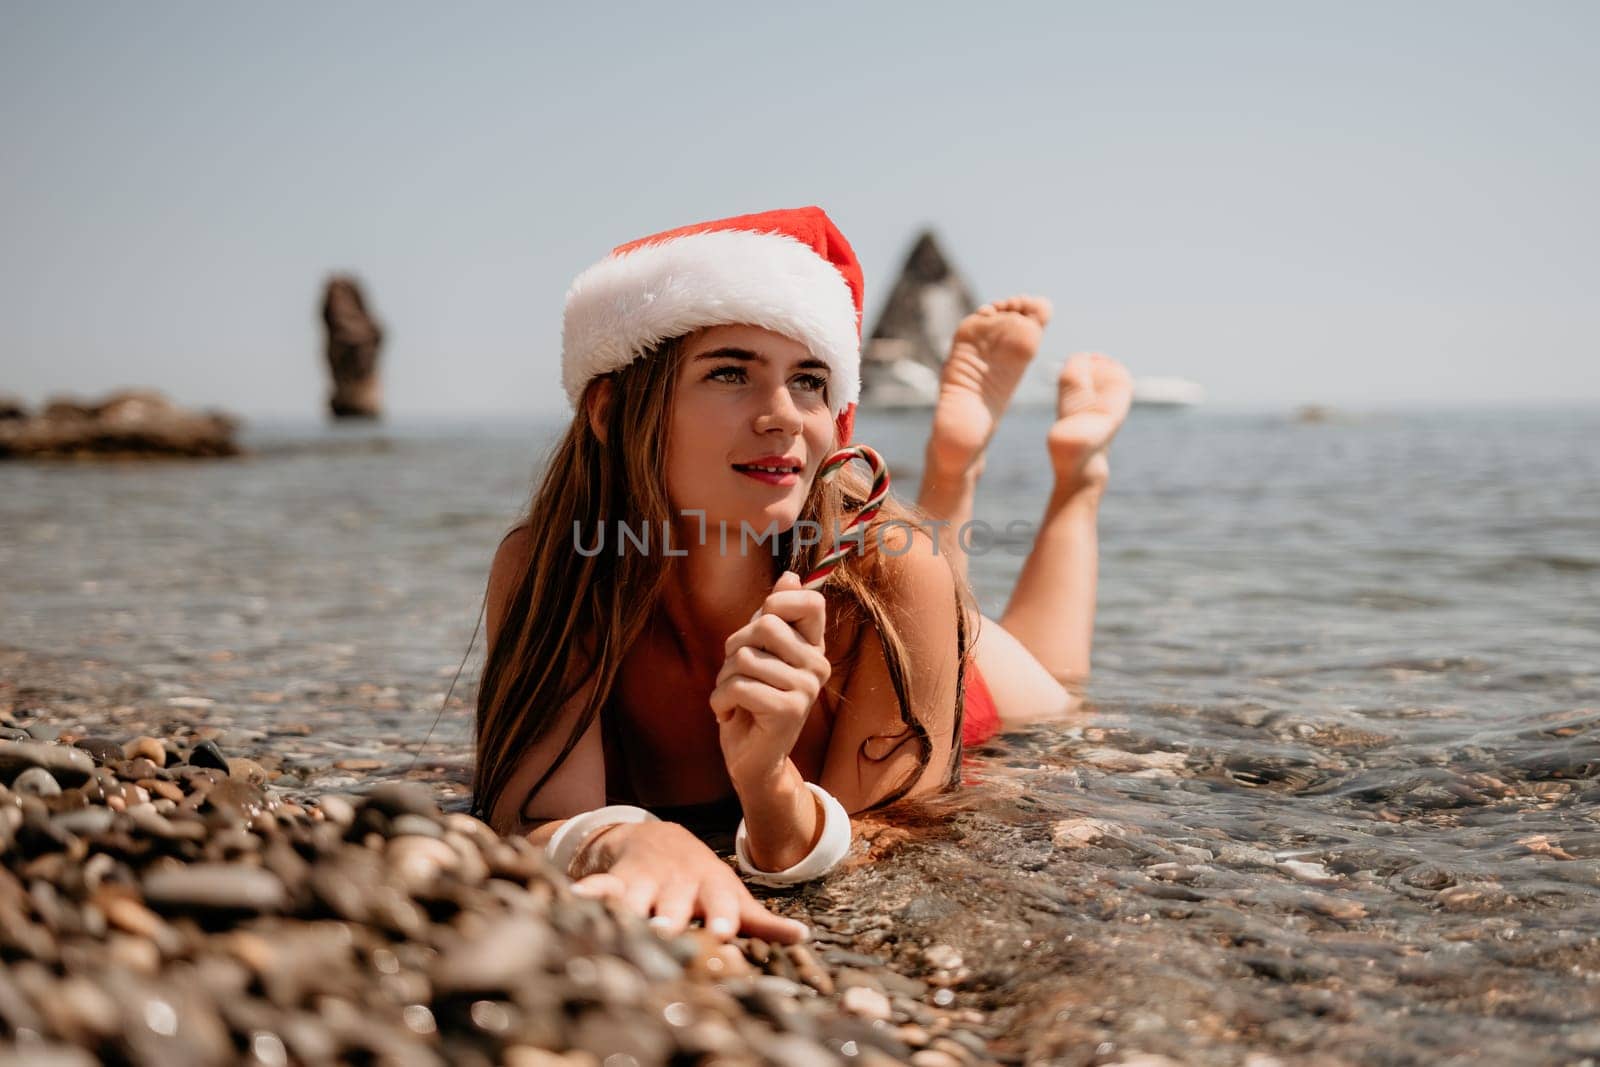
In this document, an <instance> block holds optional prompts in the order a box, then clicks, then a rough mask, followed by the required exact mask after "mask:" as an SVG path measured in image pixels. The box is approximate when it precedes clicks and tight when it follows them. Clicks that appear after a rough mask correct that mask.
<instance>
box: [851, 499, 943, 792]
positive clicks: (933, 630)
mask: <svg viewBox="0 0 1600 1067" xmlns="http://www.w3.org/2000/svg"><path fill="white" fill-rule="evenodd" d="M905 536H906V535H905V534H904V533H903V532H902V531H900V530H896V529H891V530H888V531H886V532H885V533H884V534H883V540H882V543H881V544H880V546H879V557H880V563H879V565H881V566H883V567H886V568H888V569H889V572H890V573H889V575H888V578H889V581H888V582H886V583H884V585H885V587H887V588H889V589H890V590H892V592H891V594H890V602H889V605H888V614H889V617H890V619H891V620H892V621H893V622H894V624H895V628H896V629H897V630H898V632H899V634H900V640H901V642H902V643H903V645H904V647H905V652H906V662H907V668H908V669H907V676H906V679H905V681H906V685H907V687H908V688H909V691H910V698H911V707H912V708H913V709H914V710H915V711H916V713H917V715H918V717H919V719H920V720H921V721H922V723H923V725H924V726H925V727H926V728H927V730H928V737H929V740H930V741H931V742H932V752H931V754H930V758H929V760H928V763H927V765H926V766H925V767H923V768H922V770H921V771H920V772H918V770H917V762H918V759H917V757H918V755H919V747H918V744H917V742H916V740H915V739H914V738H913V737H912V735H911V734H910V732H909V731H908V729H907V727H906V725H905V723H904V722H903V721H902V720H901V718H900V706H899V703H898V701H897V700H896V699H895V692H894V685H893V684H892V683H891V682H890V680H889V667H888V663H887V661H886V660H885V658H884V651H883V643H882V639H881V638H880V636H879V634H878V633H877V631H876V629H875V628H873V627H871V626H870V625H869V626H867V629H866V632H865V634H864V635H863V637H862V640H861V649H860V655H859V658H858V660H857V662H856V665H855V667H854V668H853V669H852V671H851V672H850V679H849V681H848V682H847V683H846V686H845V689H844V692H843V693H842V694H841V697H842V699H841V701H840V706H839V710H838V713H837V715H836V716H835V718H834V724H833V736H832V737H831V738H830V739H829V742H828V755H827V758H826V760H825V761H824V763H823V768H822V782H821V785H822V787H823V788H824V789H826V790H827V791H828V792H830V793H832V794H833V795H834V796H836V797H838V798H839V801H840V802H841V803H842V804H843V805H844V806H845V810H847V811H850V812H859V811H864V810H866V809H868V808H871V807H873V806H874V805H876V804H879V803H881V802H882V801H883V800H884V799H885V798H887V797H888V796H889V795H890V794H892V793H893V792H895V791H896V790H897V789H898V788H899V787H900V786H901V785H903V784H904V783H905V781H906V779H907V778H908V777H912V778H914V781H913V784H912V786H911V788H910V791H909V792H908V793H907V794H906V795H907V796H912V797H915V796H925V795H928V794H930V793H936V792H938V791H939V790H940V789H941V788H942V787H943V785H944V782H945V781H946V780H947V777H948V772H949V768H950V760H951V758H952V757H953V752H954V747H955V744H954V742H955V736H954V735H955V704H956V679H957V671H958V668H959V665H960V664H959V658H958V650H957V648H956V612H957V611H958V610H960V608H959V607H958V605H957V600H956V589H955V582H954V578H953V576H952V574H951V570H950V564H949V561H948V560H947V559H945V558H944V557H942V556H940V555H939V553H938V548H937V545H936V543H935V542H934V541H933V539H932V538H930V537H929V536H928V535H927V534H926V533H924V532H922V531H917V532H915V533H914V534H912V535H910V537H911V541H910V544H909V546H907V544H906V541H905ZM902 548H905V549H906V551H905V552H904V553H903V554H901V555H898V556H896V555H894V553H896V552H899V551H900V550H901V549H902ZM902 741H903V742H904V743H903V744H900V745H899V747H898V748H896V744H897V743H899V742H902ZM863 746H865V747H864V748H863ZM891 751H892V755H888V756H887V758H884V759H878V758H875V757H882V756H885V755H886V754H887V753H890V752H891Z"/></svg>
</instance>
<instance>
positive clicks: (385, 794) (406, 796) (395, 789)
mask: <svg viewBox="0 0 1600 1067" xmlns="http://www.w3.org/2000/svg"><path fill="white" fill-rule="evenodd" d="M366 801H367V803H368V804H371V805H372V806H373V807H374V808H376V809H378V810H379V811H381V812H383V813H384V814H385V815H388V816H391V817H394V816H399V815H420V816H426V817H428V818H431V819H435V820H437V819H439V818H440V814H439V805H438V804H436V803H434V800H433V796H432V794H430V793H429V792H428V790H427V789H425V788H423V787H422V786H420V785H417V784H416V783H415V782H384V783H383V784H382V785H379V786H375V787H374V788H373V789H371V790H370V791H369V792H368V793H367V794H366Z"/></svg>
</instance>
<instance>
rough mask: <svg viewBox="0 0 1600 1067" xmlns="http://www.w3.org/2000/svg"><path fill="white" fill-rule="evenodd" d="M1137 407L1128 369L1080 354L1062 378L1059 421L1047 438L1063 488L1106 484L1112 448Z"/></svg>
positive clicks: (1097, 355) (1091, 354)
mask: <svg viewBox="0 0 1600 1067" xmlns="http://www.w3.org/2000/svg"><path fill="white" fill-rule="evenodd" d="M1132 404H1133V380H1132V378H1130V377H1129V375H1128V371H1127V368H1125V367H1123V365H1122V364H1120V363H1118V362H1117V361H1116V360H1114V359H1112V358H1111V357H1110V356H1107V355H1104V354H1102V353H1099V352H1079V353H1077V354H1076V355H1074V356H1073V357H1072V358H1071V359H1069V360H1067V362H1066V363H1065V364H1063V365H1062V367H1061V373H1060V375H1058V376H1057V378H1056V421H1055V424H1054V425H1053V426H1051V427H1050V432H1049V433H1048V434H1047V435H1046V436H1045V444H1046V447H1047V448H1048V449H1049V451H1050V465H1051V466H1052V467H1054V468H1055V475H1056V483H1057V485H1075V484H1104V483H1105V480H1106V478H1107V476H1108V475H1109V474H1110V464H1109V462H1108V460H1107V459H1106V448H1107V447H1108V446H1109V445H1110V444H1111V439H1112V438H1113V437H1115V436H1116V435H1117V431H1118V430H1119V429H1121V428H1122V423H1123V421H1124V420H1125V419H1127V417H1128V409H1129V407H1131V406H1132Z"/></svg>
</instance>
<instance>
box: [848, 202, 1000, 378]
mask: <svg viewBox="0 0 1600 1067" xmlns="http://www.w3.org/2000/svg"><path fill="white" fill-rule="evenodd" d="M976 310H978V302H977V301H976V300H975V299H973V296H972V290H971V289H969V288H968V287H967V283H966V282H965V281H964V280H962V278H961V275H960V274H958V273H957V272H956V269H955V268H954V267H953V266H951V264H950V259H949V257H948V256H946V255H945V253H944V249H943V248H941V247H940V246H939V240H938V238H937V237H935V236H934V234H933V231H932V230H924V231H922V232H921V233H920V234H918V235H917V239H916V242H915V243H913V244H912V246H911V252H910V253H909V254H908V255H907V256H906V261H905V265H904V266H903V267H901V268H900V276H899V277H898V278H897V279H895V283H894V288H893V289H891V290H890V291H889V299H888V300H886V301H885V302H884V305H883V310H882V311H881V312H880V313H879V315H878V321H877V323H876V324H875V325H874V326H873V328H872V335H871V338H870V340H869V342H868V345H867V354H866V359H867V360H869V361H870V360H874V359H880V358H882V356H881V354H880V355H876V356H875V355H873V353H874V352H875V351H879V352H880V353H881V351H882V350H880V349H878V346H877V342H879V341H893V342H899V345H898V346H896V347H897V349H898V350H897V351H896V352H895V354H894V356H893V358H896V359H905V358H909V359H913V360H915V361H916V362H918V363H921V364H923V365H924V366H926V367H930V368H932V369H933V370H938V369H939V368H940V367H941V366H943V365H944V357H945V354H946V353H947V352H948V351H949V349H950V339H951V338H952V337H954V336H955V334H956V327H957V326H958V325H960V323H961V320H962V319H964V318H966V317H967V316H968V315H970V314H972V313H973V312H974V311H976Z"/></svg>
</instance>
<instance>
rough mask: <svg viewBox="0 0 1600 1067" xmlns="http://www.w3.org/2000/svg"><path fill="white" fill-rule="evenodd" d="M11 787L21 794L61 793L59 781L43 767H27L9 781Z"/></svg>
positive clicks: (52, 794) (43, 795)
mask: <svg viewBox="0 0 1600 1067" xmlns="http://www.w3.org/2000/svg"><path fill="white" fill-rule="evenodd" d="M11 788H12V789H13V790H15V791H16V792H18V793H20V794H22V795H23V796H30V797H58V796H60V795H61V783H59V782H57V781H56V780H55V776H54V775H52V774H51V773H50V772H49V771H47V770H45V769H44V768H43V767H29V768H28V769H27V770H25V771H23V772H22V773H21V774H19V775H17V779H16V781H14V782H12V783H11Z"/></svg>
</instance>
